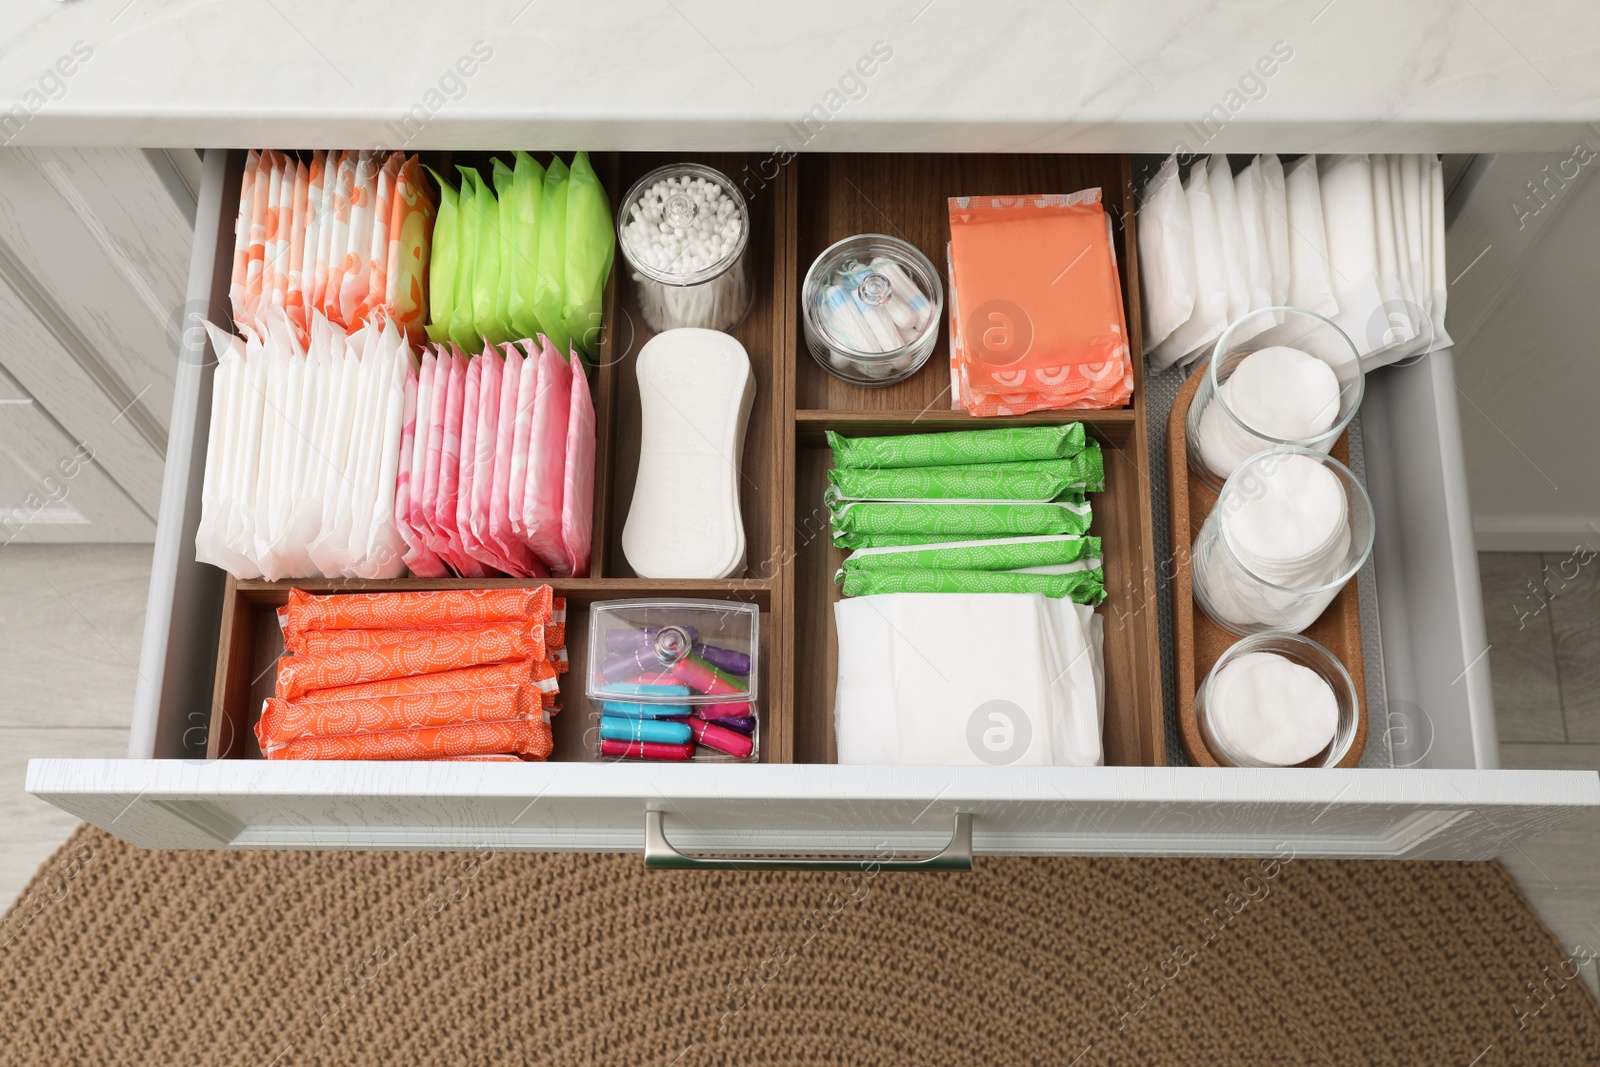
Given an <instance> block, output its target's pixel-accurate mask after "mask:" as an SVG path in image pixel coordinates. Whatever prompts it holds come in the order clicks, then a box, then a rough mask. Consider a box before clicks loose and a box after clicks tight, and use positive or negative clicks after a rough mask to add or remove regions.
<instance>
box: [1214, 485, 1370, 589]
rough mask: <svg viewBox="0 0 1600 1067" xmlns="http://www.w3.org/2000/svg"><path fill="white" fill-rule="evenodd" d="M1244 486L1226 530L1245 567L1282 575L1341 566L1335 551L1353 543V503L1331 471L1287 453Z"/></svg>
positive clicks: (1227, 515)
mask: <svg viewBox="0 0 1600 1067" xmlns="http://www.w3.org/2000/svg"><path fill="white" fill-rule="evenodd" d="M1240 488H1241V491H1240V492H1239V494H1238V495H1237V496H1235V497H1232V498H1231V500H1236V501H1238V503H1237V505H1236V506H1234V507H1231V508H1230V509H1229V510H1228V511H1226V512H1225V513H1224V515H1223V517H1222V530H1223V536H1224V537H1226V538H1227V542H1228V546H1229V547H1230V548H1231V549H1232V550H1233V552H1234V554H1235V555H1236V556H1238V558H1239V561H1240V562H1241V563H1243V564H1245V565H1246V566H1247V567H1250V568H1251V569H1252V570H1258V573H1259V572H1261V571H1265V572H1272V574H1276V575H1278V576H1280V577H1282V576H1287V575H1290V574H1293V575H1295V576H1304V575H1305V573H1306V572H1307V571H1308V570H1310V571H1314V572H1320V571H1322V570H1326V569H1328V567H1329V566H1330V565H1336V558H1335V550H1337V549H1338V547H1339V546H1340V544H1341V543H1343V544H1345V545H1348V543H1349V529H1350V527H1349V518H1348V512H1349V505H1348V502H1347V501H1346V499H1345V493H1344V486H1342V485H1341V484H1339V479H1338V478H1337V477H1336V476H1335V475H1334V473H1333V472H1332V471H1331V470H1329V469H1328V468H1327V467H1325V466H1323V465H1322V464H1320V463H1318V462H1317V461H1316V460H1314V459H1312V458H1310V457H1309V456H1302V455H1285V456H1280V457H1278V458H1277V459H1276V460H1275V461H1273V462H1270V463H1260V464H1258V465H1256V466H1255V467H1254V468H1253V469H1252V470H1251V478H1250V482H1249V484H1246V485H1242V486H1241V487H1240ZM1338 555H1341V556H1342V555H1343V553H1342V552H1339V553H1338ZM1272 574H1267V573H1263V574H1262V576H1263V577H1271V576H1272ZM1330 577H1331V575H1330Z"/></svg>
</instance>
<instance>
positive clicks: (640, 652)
mask: <svg viewBox="0 0 1600 1067" xmlns="http://www.w3.org/2000/svg"><path fill="white" fill-rule="evenodd" d="M662 667H663V664H662V662H661V661H660V660H659V659H657V658H656V654H655V653H654V652H652V651H650V649H649V648H635V649H630V650H629V651H627V652H616V653H613V654H611V655H610V656H607V657H606V661H605V663H603V664H602V665H601V667H600V673H601V675H602V676H603V677H604V678H605V680H606V681H607V682H608V683H609V682H613V681H615V680H617V679H619V678H631V677H633V676H634V675H636V674H640V673H646V672H657V671H660V670H661V669H662Z"/></svg>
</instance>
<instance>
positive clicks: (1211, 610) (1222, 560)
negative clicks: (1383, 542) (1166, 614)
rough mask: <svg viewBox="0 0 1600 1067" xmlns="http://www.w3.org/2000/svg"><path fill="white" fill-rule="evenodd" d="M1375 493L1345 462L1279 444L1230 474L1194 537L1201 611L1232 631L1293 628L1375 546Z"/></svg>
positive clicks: (1317, 609)
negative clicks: (1365, 486)
mask: <svg viewBox="0 0 1600 1067" xmlns="http://www.w3.org/2000/svg"><path fill="white" fill-rule="evenodd" d="M1372 538H1373V522H1372V501H1371V499H1370V498H1369V497H1368V496H1367V491H1366V489H1365V488H1363V487H1362V485H1361V483H1360V482H1359V481H1357V480H1356V477H1355V475H1354V474H1352V473H1350V468H1348V467H1346V466H1345V465H1344V464H1343V463H1340V462H1339V461H1338V460H1336V459H1334V458H1333V457H1332V456H1329V455H1327V454H1325V453H1322V452H1318V451H1317V450H1315V449H1310V448H1302V447H1301V446H1299V445H1280V446H1279V447H1277V448H1274V449H1270V450H1268V451H1266V452H1258V453H1257V454H1255V455H1254V456H1251V457H1250V458H1249V459H1247V460H1245V461H1244V463H1243V464H1241V465H1240V466H1239V468H1238V469H1237V470H1235V471H1234V472H1233V474H1231V475H1230V476H1229V477H1228V480H1227V482H1226V483H1224V485H1223V487H1222V493H1221V495H1219V496H1218V497H1217V503H1216V506H1215V507H1213V508H1212V509H1211V513H1210V514H1209V515H1207V516H1206V520H1205V523H1204V524H1203V525H1202V526H1201V527H1200V533H1199V535H1198V536H1196V537H1195V539H1194V552H1193V555H1192V557H1191V559H1190V574H1191V578H1192V583H1193V588H1194V600H1195V603H1196V604H1197V605H1198V606H1199V608H1200V610H1201V611H1204V612H1205V613H1206V614H1207V615H1208V616H1210V617H1211V618H1212V619H1213V620H1214V621H1215V622H1216V623H1217V624H1218V625H1219V626H1221V627H1223V628H1224V629H1226V630H1228V631H1229V632H1231V633H1236V634H1240V635H1241V636H1243V635H1248V634H1252V633H1259V632H1261V631H1263V630H1283V631H1286V632H1289V633H1299V632H1300V631H1301V630H1304V629H1305V628H1306V627H1307V626H1310V625H1311V624H1312V623H1313V622H1315V621H1316V620H1317V617H1318V616H1319V615H1321V614H1322V612H1323V611H1324V610H1325V609H1326V608H1327V606H1328V605H1329V604H1330V603H1332V602H1333V598H1334V597H1336V596H1338V595H1339V591H1340V590H1341V589H1343V588H1344V585H1345V583H1346V582H1348V581H1349V580H1350V579H1351V578H1352V577H1354V576H1355V573H1356V572H1357V571H1359V570H1360V569H1361V567H1362V565H1363V564H1365V563H1366V561H1367V557H1368V556H1370V555H1371V554H1372Z"/></svg>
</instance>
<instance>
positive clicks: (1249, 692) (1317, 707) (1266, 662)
mask: <svg viewBox="0 0 1600 1067" xmlns="http://www.w3.org/2000/svg"><path fill="white" fill-rule="evenodd" d="M1360 715H1361V706H1360V704H1359V703H1358V701H1357V699H1356V687H1355V683H1354V682H1353V681H1351V679H1350V672H1349V671H1347V670H1345V667H1344V664H1343V663H1340V662H1339V660H1338V658H1337V657H1335V656H1334V654H1333V653H1332V652H1329V651H1328V650H1327V649H1326V648H1323V647H1322V646H1321V645H1319V644H1317V642H1315V641H1313V640H1311V639H1310V638H1307V637H1301V636H1300V635H1299V634H1288V633H1281V632H1277V631H1267V632H1264V633H1259V634H1252V635H1251V636H1249V637H1246V638H1244V639H1243V640H1242V641H1239V642H1238V643H1236V644H1235V645H1233V647H1231V648H1229V649H1228V650H1227V651H1226V652H1224V653H1223V654H1222V655H1221V656H1220V657H1219V658H1218V659H1217V662H1216V663H1215V664H1214V665H1213V666H1212V668H1211V673H1209V674H1207V675H1206V678H1205V681H1203V682H1201V683H1200V689H1199V691H1197V692H1196V693H1195V695H1194V716H1195V723H1196V725H1198V726H1199V728H1200V737H1201V739H1202V740H1204V741H1205V746H1206V749H1207V750H1208V751H1209V752H1210V753H1211V755H1212V756H1213V757H1214V758H1215V759H1216V761H1217V762H1218V763H1220V764H1222V765H1223V766H1225V767H1336V766H1338V764H1339V762H1340V761H1341V760H1343V759H1344V758H1345V757H1346V756H1347V755H1348V754H1349V752H1350V746H1351V745H1352V744H1354V743H1355V738H1356V732H1357V729H1358V727H1359V726H1360Z"/></svg>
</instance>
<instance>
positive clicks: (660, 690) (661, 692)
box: [606, 675, 689, 697]
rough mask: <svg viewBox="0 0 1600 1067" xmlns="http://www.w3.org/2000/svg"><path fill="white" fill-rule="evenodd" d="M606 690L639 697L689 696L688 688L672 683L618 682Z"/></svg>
mask: <svg viewBox="0 0 1600 1067" xmlns="http://www.w3.org/2000/svg"><path fill="white" fill-rule="evenodd" d="M667 677H668V678H670V677H671V676H670V675H668V676H667ZM606 688H607V689H608V690H612V691H615V692H618V693H629V694H631V695H633V696H641V697H686V696H688V695H689V687H688V686H686V685H679V684H677V683H676V682H672V681H667V682H659V683H658V682H633V681H628V682H619V683H618V684H616V685H612V686H607V687H606Z"/></svg>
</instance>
